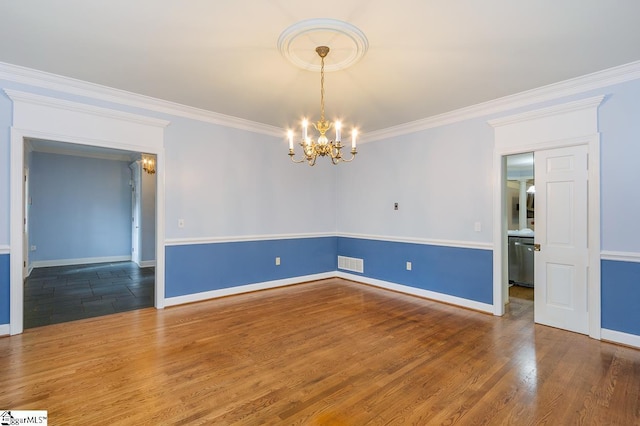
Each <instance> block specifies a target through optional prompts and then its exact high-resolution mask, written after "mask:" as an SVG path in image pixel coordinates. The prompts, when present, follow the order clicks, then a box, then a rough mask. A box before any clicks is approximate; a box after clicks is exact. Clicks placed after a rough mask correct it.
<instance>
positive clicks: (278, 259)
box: [276, 257, 280, 266]
mask: <svg viewBox="0 0 640 426" xmlns="http://www.w3.org/2000/svg"><path fill="white" fill-rule="evenodd" d="M276 266H280V258H279V257H276Z"/></svg>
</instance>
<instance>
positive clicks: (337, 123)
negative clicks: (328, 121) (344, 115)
mask: <svg viewBox="0 0 640 426" xmlns="http://www.w3.org/2000/svg"><path fill="white" fill-rule="evenodd" d="M341 126H342V123H340V122H339V121H336V142H340V127H341Z"/></svg>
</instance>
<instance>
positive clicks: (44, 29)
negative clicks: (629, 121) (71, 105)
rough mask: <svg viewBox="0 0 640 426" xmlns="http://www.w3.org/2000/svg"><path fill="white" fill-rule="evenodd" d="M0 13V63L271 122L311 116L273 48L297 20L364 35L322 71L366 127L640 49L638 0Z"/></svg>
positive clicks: (68, 8) (253, 4)
mask: <svg viewBox="0 0 640 426" xmlns="http://www.w3.org/2000/svg"><path fill="white" fill-rule="evenodd" d="M0 16H1V17H2V19H1V21H2V24H1V25H0V61H1V62H6V63H11V64H15V65H22V66H26V67H30V68H34V69H37V70H42V71H47V72H51V73H54V74H59V75H63V76H68V77H73V78H77V79H81V80H85V81H89V82H93V83H98V84H102V85H106V86H110V87H114V88H118V89H123V90H127V91H131V92H135V93H140V94H144V95H148V96H152V97H156V98H160V99H164V100H169V101H174V102H177V103H180V104H185V105H189V106H193V107H197V108H202V109H206V110H209V111H214V112H217V113H222V114H227V115H231V116H236V117H241V118H244V119H249V120H253V121H256V122H260V123H265V124H270V125H274V126H278V127H282V128H285V127H289V126H292V125H295V124H296V123H297V122H298V119H299V118H301V117H302V115H303V114H305V115H308V116H310V117H311V118H312V119H315V120H317V119H318V118H319V117H318V115H319V102H320V99H319V98H320V94H319V85H320V81H319V75H318V73H317V72H311V71H305V70H302V69H299V68H297V67H296V66H294V65H293V64H291V63H290V62H289V61H287V60H286V59H285V58H284V57H283V56H282V55H281V54H280V52H279V51H278V48H277V41H278V37H279V36H280V34H281V33H282V31H283V30H285V29H286V28H287V27H289V26H290V25H292V24H294V23H296V22H298V21H301V20H305V19H311V18H334V19H339V20H343V21H347V22H349V23H351V24H353V25H355V26H356V27H358V28H359V29H360V30H362V31H363V32H364V34H365V35H366V37H367V39H368V42H369V49H368V52H367V53H366V55H365V56H364V57H363V58H362V59H361V60H360V61H359V62H358V63H356V64H355V65H353V66H352V67H350V68H348V69H346V70H341V71H336V72H331V73H327V75H326V83H325V86H326V112H327V118H329V119H333V118H336V117H342V118H343V119H344V121H345V122H346V123H347V125H348V124H356V125H357V126H358V127H360V128H361V130H362V131H364V132H370V131H374V130H379V129H383V128H387V127H390V126H394V125H398V124H403V123H407V122H411V121H414V120H418V119H423V118H427V117H430V116H433V115H436V114H439V113H443V112H447V111H452V110H455V109H458V108H461V107H464V106H468V105H473V104H477V103H480V102H484V101H488V100H492V99H496V98H499V97H502V96H506V95H509V94H514V93H518V92H522V91H525V90H528V89H533V88H536V87H540V86H543V85H547V84H550V83H555V82H558V81H562V80H566V79H571V78H574V77H578V76H581V75H585V74H588V73H592V72H596V71H600V70H603V69H606V68H610V67H613V66H617V65H622V64H627V63H630V62H634V61H636V60H639V59H640V42H639V41H640V24H639V19H640V1H637V0H616V1H611V0H563V1H558V0H518V1H514V0H483V1H479V0H476V1H461V0H449V1H425V0H394V1H393V2H392V1H389V0H358V1H352V0H325V1H318V2H306V1H304V2H303V1H300V0H233V1H231V0H228V1H223V0H216V1H214V0H190V1H178V0H136V1H131V0H110V1H104V0H103V1H96V0H56V1H46V0H20V1H8V0H5V1H2V2H0ZM330 63H331V55H329V56H328V57H327V64H330Z"/></svg>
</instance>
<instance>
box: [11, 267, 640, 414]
mask: <svg viewBox="0 0 640 426" xmlns="http://www.w3.org/2000/svg"><path fill="white" fill-rule="evenodd" d="M0 371H2V385H1V386H0V407H1V408H3V409H14V410H19V409H42V410H48V414H49V420H50V422H51V423H50V424H92V425H102V424H104V425H106V424H109V425H112V424H121V425H130V424H149V425H156V424H178V423H180V424H242V425H247V424H248V425H253V424H297V425H305V424H312V425H316V424H317V425H320V424H322V425H326V424H342V425H365V424H417V425H431V424H433V425H440V424H459V425H471V424H485V425H500V424H505V425H507V424H511V425H533V424H549V425H570V424H590V425H591V424H592V425H605V424H606V425H634V424H640V351H638V350H635V349H632V348H627V347H622V346H617V345H613V344H610V343H605V342H599V341H596V340H593V339H590V338H589V337H587V336H582V335H578V334H574V333H570V332H565V331H561V330H557V329H553V328H549V327H544V326H539V325H534V324H533V318H532V306H531V301H527V300H525V299H517V300H516V299H514V300H512V303H511V304H510V305H509V310H508V313H507V315H506V316H505V317H502V318H499V317H494V316H492V315H487V314H483V313H479V312H474V311H470V310H465V309H461V308H457V307H453V306H448V305H444V304H440V303H436V302H432V301H429V300H424V299H419V298H415V297H411V296H407V295H402V294H398V293H393V292H388V291H385V290H381V289H377V288H373V287H369V286H365V285H362V284H356V283H352V282H349V281H345V280H341V279H330V280H323V281H317V282H312V283H307V284H301V285H296V286H291V287H285V288H280V289H273V290H267V291H262V292H256V293H250V294H245V295H238V296H232V297H227V298H222V299H217V300H211V301H206V302H200V303H194V304H190V305H185V306H178V307H172V308H167V309H164V310H159V311H158V310H155V309H153V308H150V309H143V310H138V311H131V312H125V313H118V314H114V315H110V316H106V317H100V318H91V319H85V320H80V321H75V322H72V323H67V324H56V325H50V326H45V327H38V328H34V329H30V330H27V331H26V332H25V333H24V334H22V335H16V336H12V337H4V338H0Z"/></svg>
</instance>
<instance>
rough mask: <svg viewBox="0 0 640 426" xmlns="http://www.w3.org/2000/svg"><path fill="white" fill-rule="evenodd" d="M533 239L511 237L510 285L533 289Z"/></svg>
mask: <svg viewBox="0 0 640 426" xmlns="http://www.w3.org/2000/svg"><path fill="white" fill-rule="evenodd" d="M533 253H534V249H533V237H516V236H509V283H512V284H517V285H521V286H525V287H533Z"/></svg>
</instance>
